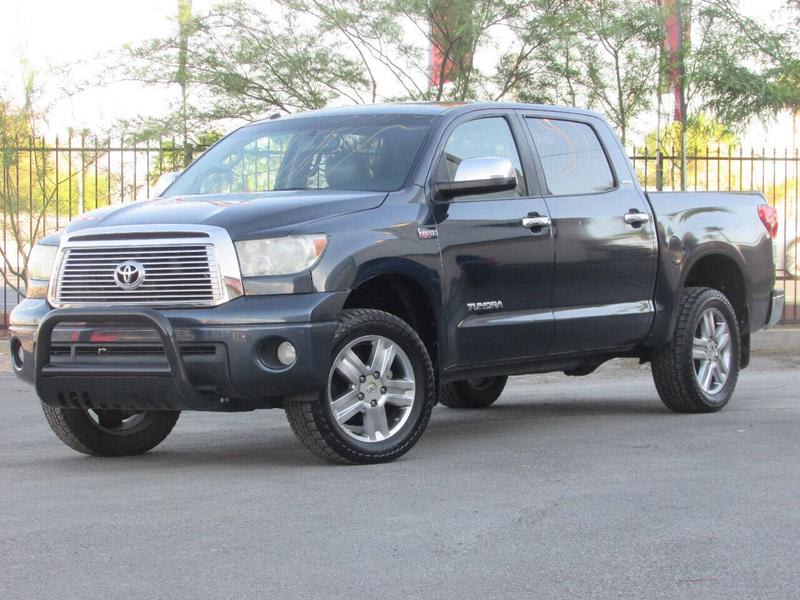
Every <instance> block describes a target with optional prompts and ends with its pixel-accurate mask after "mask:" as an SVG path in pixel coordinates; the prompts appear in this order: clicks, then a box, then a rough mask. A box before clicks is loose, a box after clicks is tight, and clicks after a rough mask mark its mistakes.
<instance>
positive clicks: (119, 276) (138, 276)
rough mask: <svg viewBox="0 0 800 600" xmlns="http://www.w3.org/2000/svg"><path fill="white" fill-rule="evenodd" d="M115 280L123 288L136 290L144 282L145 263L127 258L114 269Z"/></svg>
mask: <svg viewBox="0 0 800 600" xmlns="http://www.w3.org/2000/svg"><path fill="white" fill-rule="evenodd" d="M114 282H115V283H116V284H117V287H119V288H121V289H123V290H135V289H136V288H138V287H139V286H140V285H142V284H143V283H144V265H142V263H140V262H137V261H135V260H126V261H125V262H123V263H120V264H118V265H117V268H116V269H114Z"/></svg>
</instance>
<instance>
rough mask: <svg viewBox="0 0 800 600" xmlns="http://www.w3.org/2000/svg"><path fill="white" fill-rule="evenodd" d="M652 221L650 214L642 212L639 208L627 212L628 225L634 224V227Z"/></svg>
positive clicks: (626, 220)
mask: <svg viewBox="0 0 800 600" xmlns="http://www.w3.org/2000/svg"><path fill="white" fill-rule="evenodd" d="M649 221H650V215H648V214H647V213H641V212H639V211H637V210H632V211H630V212H627V213H625V222H626V223H627V224H628V225H633V226H634V227H641V226H642V223H647V222H649Z"/></svg>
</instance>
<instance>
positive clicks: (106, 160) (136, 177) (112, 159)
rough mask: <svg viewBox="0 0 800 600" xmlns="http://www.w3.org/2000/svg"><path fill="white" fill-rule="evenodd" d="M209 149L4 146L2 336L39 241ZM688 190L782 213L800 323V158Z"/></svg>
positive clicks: (664, 184)
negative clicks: (753, 193) (759, 197)
mask: <svg viewBox="0 0 800 600" xmlns="http://www.w3.org/2000/svg"><path fill="white" fill-rule="evenodd" d="M202 150H203V148H197V147H192V146H188V147H184V146H180V145H178V144H176V143H175V142H174V141H163V142H161V143H158V144H145V145H137V144H126V143H124V142H123V141H120V142H119V143H117V142H113V141H106V142H104V143H101V142H98V141H97V140H92V141H88V140H87V139H85V138H81V139H75V138H73V139H70V140H67V141H66V142H65V141H64V140H59V139H57V138H56V139H55V140H54V141H53V142H52V143H48V142H47V141H46V140H44V139H29V140H25V141H20V140H0V169H2V170H0V177H2V181H1V182H0V211H1V212H2V215H0V217H2V225H3V230H2V239H1V240H0V275H2V277H1V278H0V286H2V292H3V293H2V297H0V329H1V328H5V327H7V325H8V313H10V311H11V309H12V308H13V307H14V306H15V305H16V304H17V303H18V302H19V300H20V299H21V298H23V297H24V287H25V269H26V265H27V257H28V254H29V252H30V247H31V244H32V242H35V241H36V240H38V239H40V238H41V237H43V236H44V235H47V234H49V233H52V232H54V231H57V230H58V229H61V228H62V227H64V226H65V225H66V224H67V223H68V222H69V221H71V220H72V219H74V218H76V217H79V216H80V215H82V214H83V213H85V212H89V211H91V210H94V209H97V208H103V207H106V206H109V205H112V204H119V203H126V202H134V201H136V200H139V199H142V198H147V197H149V196H150V195H151V192H152V188H153V185H154V184H155V182H156V180H157V179H158V177H159V176H160V175H161V174H162V173H165V172H169V171H175V170H180V169H182V168H183V167H184V166H185V165H187V164H188V163H189V162H191V160H192V159H193V158H194V156H196V155H197V154H198V153H199V152H201V151H202ZM631 161H632V162H633V165H634V167H635V169H636V171H637V173H638V175H639V179H640V181H641V182H642V184H643V185H644V187H645V188H646V189H647V190H676V189H680V182H681V160H680V158H679V156H678V155H677V153H672V154H664V153H654V152H648V151H647V150H646V149H639V148H634V149H633V151H632V154H631ZM686 163H687V168H686V183H687V189H689V190H709V191H717V190H725V191H727V190H759V191H761V192H763V193H764V195H765V196H766V197H767V200H768V201H769V203H770V204H772V205H773V206H775V207H776V209H777V211H778V214H779V219H780V232H781V233H779V237H778V239H777V240H776V248H777V254H778V266H779V280H778V285H779V286H781V287H783V288H784V289H785V291H786V301H787V303H786V310H785V313H784V319H783V321H784V322H786V323H800V299H798V297H799V296H800V294H799V292H800V281H798V279H797V278H794V279H793V278H791V275H792V273H795V274H797V272H798V270H800V267H798V265H800V261H798V258H800V256H799V255H800V242H798V238H800V227H798V212H800V211H799V210H798V208H799V207H800V156H799V155H798V151H797V150H794V151H792V152H789V151H788V150H784V151H782V152H779V151H777V150H769V151H767V150H765V149H762V150H760V151H757V150H749V151H746V152H745V151H743V150H742V149H738V148H737V149H733V148H724V149H706V150H705V151H703V152H695V153H693V154H692V155H691V156H689V157H688V158H687V161H686Z"/></svg>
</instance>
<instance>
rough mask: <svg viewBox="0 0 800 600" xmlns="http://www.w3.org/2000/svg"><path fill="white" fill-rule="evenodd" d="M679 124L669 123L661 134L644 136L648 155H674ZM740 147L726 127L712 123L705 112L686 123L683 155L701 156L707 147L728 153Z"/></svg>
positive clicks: (679, 141) (720, 123)
mask: <svg viewBox="0 0 800 600" xmlns="http://www.w3.org/2000/svg"><path fill="white" fill-rule="evenodd" d="M680 128H681V124H680V123H674V122H673V123H670V124H669V125H667V126H666V127H664V128H662V129H661V130H660V131H658V132H656V131H654V132H651V133H649V134H647V136H645V144H644V150H645V151H646V153H647V155H650V156H652V155H655V153H656V152H657V151H661V152H663V153H664V154H670V155H675V154H677V150H676V149H678V148H680V146H681V138H680ZM738 145H739V136H738V135H737V133H736V132H735V131H734V130H733V129H732V128H731V127H729V126H728V125H726V124H724V123H722V122H720V121H715V120H713V119H712V118H710V117H709V116H708V115H707V114H705V113H697V114H695V115H692V116H690V117H689V118H688V119H687V120H686V152H687V153H688V154H690V155H699V154H704V153H705V152H706V151H707V149H708V148H715V149H719V150H720V151H722V152H727V150H728V149H729V148H732V147H734V146H738Z"/></svg>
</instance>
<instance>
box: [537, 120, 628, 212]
mask: <svg viewBox="0 0 800 600" xmlns="http://www.w3.org/2000/svg"><path fill="white" fill-rule="evenodd" d="M525 121H526V122H527V123H528V127H529V128H530V130H531V133H532V134H533V141H534V144H536V151H537V152H538V154H539V158H540V159H541V161H542V168H543V169H544V176H545V180H546V181H547V187H548V189H549V190H550V193H551V194H553V195H556V196H566V195H571V194H592V193H596V192H603V191H606V190H610V189H613V188H614V176H613V175H612V173H611V167H609V165H608V159H607V158H606V155H605V152H603V148H602V146H601V145H600V140H598V139H597V135H596V134H595V132H594V130H593V129H592V128H591V127H589V125H586V124H585V123H576V122H574V121H558V120H553V119H533V118H526V119H525Z"/></svg>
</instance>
